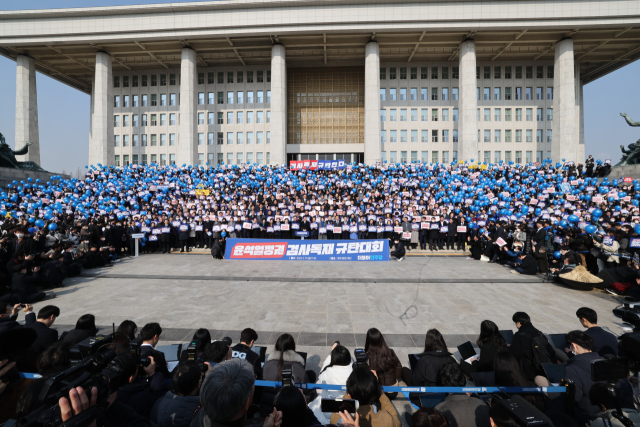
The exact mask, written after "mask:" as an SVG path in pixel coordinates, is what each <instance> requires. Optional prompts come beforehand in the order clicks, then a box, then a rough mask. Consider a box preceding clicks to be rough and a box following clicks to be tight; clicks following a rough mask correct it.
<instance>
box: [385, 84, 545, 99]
mask: <svg viewBox="0 0 640 427" xmlns="http://www.w3.org/2000/svg"><path fill="white" fill-rule="evenodd" d="M441 89H442V91H441V92H440V91H439V88H437V87H432V88H431V94H429V88H426V87H422V88H417V87H412V88H400V89H396V88H389V89H386V88H382V89H380V101H387V99H388V100H389V101H438V99H440V100H442V101H449V96H451V100H452V101H458V98H459V90H458V88H457V87H453V88H448V87H443V88H441ZM449 89H451V91H449ZM503 89H504V92H503ZM512 89H513V90H512ZM522 89H523V88H521V87H516V88H511V87H505V88H502V87H494V88H493V95H492V91H491V88H490V87H485V88H482V98H481V97H480V95H481V92H480V88H479V87H478V88H476V99H477V100H478V101H480V100H483V101H492V100H493V101H502V100H503V96H504V100H505V101H511V100H516V101H522V100H523V99H524V100H527V101H531V100H533V87H525V88H524V89H525V90H524V92H523V91H522ZM535 89H536V98H535V99H536V100H544V99H547V100H553V88H552V87H547V91H546V98H545V94H544V88H543V87H536V88H535ZM418 91H420V98H418ZM523 93H524V98H523ZM449 94H451V95H449ZM503 94H504V95H503Z"/></svg>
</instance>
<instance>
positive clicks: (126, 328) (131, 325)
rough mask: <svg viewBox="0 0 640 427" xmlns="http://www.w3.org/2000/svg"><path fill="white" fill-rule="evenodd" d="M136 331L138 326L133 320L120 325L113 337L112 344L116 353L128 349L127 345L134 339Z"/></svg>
mask: <svg viewBox="0 0 640 427" xmlns="http://www.w3.org/2000/svg"><path fill="white" fill-rule="evenodd" d="M137 331H138V325H136V322H134V321H133V320H125V321H124V322H122V323H120V326H118V329H116V333H115V334H114V336H113V341H112V344H115V345H116V348H115V351H116V353H120V352H121V351H123V350H126V349H128V348H129V344H131V341H133V340H134V339H135V338H136V332H137Z"/></svg>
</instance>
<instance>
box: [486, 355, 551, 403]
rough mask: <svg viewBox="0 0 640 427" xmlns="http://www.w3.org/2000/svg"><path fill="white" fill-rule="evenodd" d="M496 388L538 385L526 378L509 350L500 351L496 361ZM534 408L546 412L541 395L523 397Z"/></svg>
mask: <svg viewBox="0 0 640 427" xmlns="http://www.w3.org/2000/svg"><path fill="white" fill-rule="evenodd" d="M493 363H494V372H495V378H496V387H535V386H536V384H535V383H533V382H530V381H527V379H526V378H525V377H524V375H523V373H522V371H521V370H520V366H519V365H518V361H517V360H516V358H515V357H513V355H512V354H511V352H509V351H508V350H501V351H498V353H497V354H496V357H495V360H494V362H493ZM523 397H524V398H525V399H527V400H528V401H529V403H531V404H532V405H533V406H535V407H536V408H538V409H539V410H541V411H542V412H544V411H545V401H544V398H543V397H542V395H540V394H531V395H526V394H525V395H523Z"/></svg>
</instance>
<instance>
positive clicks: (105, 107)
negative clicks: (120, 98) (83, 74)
mask: <svg viewBox="0 0 640 427" xmlns="http://www.w3.org/2000/svg"><path fill="white" fill-rule="evenodd" d="M91 93H92V94H93V95H92V97H91V103H92V107H91V111H92V118H91V145H89V164H90V165H98V163H100V164H102V165H112V164H113V163H114V161H115V154H114V148H113V147H114V144H113V73H112V61H111V55H109V54H108V53H105V52H98V53H97V54H96V71H95V78H94V84H93V88H92V90H91Z"/></svg>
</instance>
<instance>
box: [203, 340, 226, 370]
mask: <svg viewBox="0 0 640 427" xmlns="http://www.w3.org/2000/svg"><path fill="white" fill-rule="evenodd" d="M204 356H205V360H206V361H205V362H204V363H205V364H207V365H208V366H209V369H212V368H213V367H215V366H216V365H217V364H218V363H222V362H224V361H225V360H229V359H231V348H230V347H229V345H228V344H227V343H226V342H224V341H214V342H212V343H211V344H209V345H208V346H207V347H206V348H205V349H204ZM208 371H209V370H207V372H208Z"/></svg>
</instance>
